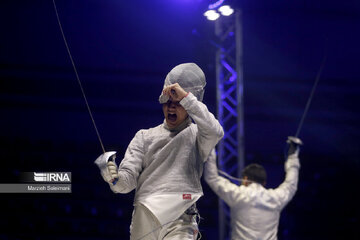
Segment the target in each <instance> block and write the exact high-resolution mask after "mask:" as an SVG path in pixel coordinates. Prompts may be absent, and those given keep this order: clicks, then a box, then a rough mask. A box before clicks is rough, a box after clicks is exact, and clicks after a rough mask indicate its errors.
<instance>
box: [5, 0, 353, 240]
mask: <svg viewBox="0 0 360 240" xmlns="http://www.w3.org/2000/svg"><path fill="white" fill-rule="evenodd" d="M211 2H213V1H205V0H202V1H201V0H161V1H160V0H153V1H150V0H149V1H145V0H141V1H140V0H133V1H124V0H123V1H119V0H102V1H95V0H87V1H85V0H76V1H75V0H72V1H70V0H58V1H57V2H56V3H57V7H58V11H59V14H60V18H61V21H62V25H63V29H64V32H65V36H66V38H67V40H68V43H69V47H70V50H71V53H72V55H73V58H74V61H75V64H76V66H77V69H78V72H79V76H80V79H81V81H82V83H83V86H84V90H85V92H86V94H87V97H88V101H89V104H90V106H91V108H92V110H93V114H94V118H95V121H96V123H97V126H98V129H99V132H100V135H101V137H102V140H103V142H104V145H105V148H106V150H116V151H118V156H119V157H118V162H119V161H120V160H121V157H122V155H123V154H124V151H125V149H126V147H127V145H128V143H129V142H130V140H131V139H132V137H133V136H134V134H135V133H136V132H137V130H139V129H141V128H149V127H153V126H156V125H158V124H160V123H161V122H162V121H163V116H162V110H161V106H160V105H159V104H158V101H157V100H158V96H159V94H160V91H161V89H162V85H163V80H164V78H165V76H166V74H167V72H168V71H170V69H171V68H172V67H174V66H176V65H177V64H180V63H183V62H196V63H197V64H198V65H199V66H200V67H201V68H202V69H203V70H204V72H205V74H206V76H207V82H208V84H207V88H206V93H205V99H204V102H205V103H206V104H207V106H208V108H209V110H210V111H211V112H213V113H214V114H216V108H217V107H216V84H215V79H216V78H215V51H216V47H215V46H214V45H213V44H211V42H216V37H215V36H214V23H213V22H210V21H207V20H206V19H205V17H203V15H202V14H203V12H204V10H205V9H206V6H207V4H209V3H211ZM237 4H238V5H239V6H241V8H242V13H243V18H242V20H243V51H244V56H243V67H244V106H245V113H244V114H245V115H244V119H245V155H246V164H248V163H253V162H256V163H260V164H263V165H264V166H265V167H266V169H267V171H268V178H269V179H268V187H272V188H274V187H276V186H278V185H279V184H280V183H281V182H282V181H283V177H284V171H283V163H284V158H283V151H284V147H285V140H286V138H287V136H289V135H294V134H295V132H296V129H297V126H298V124H299V122H300V118H301V115H302V113H303V111H304V108H305V104H306V101H307V99H308V97H309V95H310V91H311V88H312V85H313V83H314V81H315V78H316V74H317V72H318V71H319V68H320V64H321V61H322V59H323V56H324V54H327V61H326V65H325V67H324V71H323V73H322V75H321V79H320V82H319V85H318V88H317V89H316V92H315V95H314V98H313V102H312V104H311V107H310V110H309V112H308V116H307V118H306V119H305V122H304V125H303V129H302V132H301V133H300V138H301V139H302V140H303V142H304V146H303V148H302V149H301V155H300V157H301V164H302V167H301V172H300V180H299V188H298V192H297V193H296V195H295V197H294V199H293V200H292V201H291V202H290V203H289V205H288V206H287V207H286V208H285V209H284V211H283V212H282V215H281V220H280V226H279V234H278V237H279V239H359V237H360V234H359V226H360V225H359V197H358V194H359V185H358V183H359V174H358V172H359V169H360V167H359V159H358V157H359V140H358V139H359V137H360V131H359V127H358V124H359V120H360V115H359V111H358V109H359V107H358V104H359V102H360V96H359V94H360V88H359V87H360V84H359V77H360V67H359V62H360V61H359V56H360V47H359V43H360V33H359V30H360V2H359V1H333V0H329V1H325V0H318V1H311V0H302V1H300V0H293V1H285V0H279V1H274V0H271V1H270V0H268V1H265V0H263V1H254V0H252V1H250V0H243V1H237ZM0 33H1V34H0V107H1V108H0V159H1V171H0V174H1V181H2V182H3V183H5V182H12V180H14V179H16V176H17V175H18V174H19V173H21V172H29V171H30V172H31V171H39V172H41V171H66V172H72V187H73V189H72V193H71V194H4V193H2V194H0V199H1V205H0V216H1V218H0V239H50V238H51V239H93V240H95V239H128V235H129V234H128V228H129V225H130V220H131V212H132V199H133V194H134V193H133V192H132V193H130V194H125V195H115V194H113V193H112V192H111V191H110V190H109V188H108V186H107V184H106V183H104V182H103V181H102V179H101V177H100V174H99V171H98V169H97V167H96V166H95V165H94V164H93V161H94V160H95V159H96V158H97V157H98V156H99V155H100V154H101V152H102V150H101V147H100V144H99V142H98V139H97V136H96V133H95V130H94V128H93V126H92V123H91V120H90V117H89V114H88V112H87V109H86V106H85V103H84V100H83V98H82V95H81V91H80V88H79V85H78V83H77V81H76V77H75V74H74V71H73V69H72V66H71V62H70V59H69V56H68V55H67V51H66V48H65V45H64V42H63V39H62V36H61V33H60V30H59V26H58V23H57V20H56V15H55V12H54V7H53V5H52V1H50V0H33V1H19V0H13V1H10V0H5V1H4V0H2V1H1V2H0ZM203 186H204V193H205V195H204V196H203V197H202V198H201V199H200V201H199V204H198V207H199V209H200V213H201V216H202V217H203V219H202V221H201V223H200V230H201V232H202V235H203V239H218V237H217V236H218V222H217V197H216V196H215V195H214V194H213V192H211V190H210V189H209V188H208V187H207V185H206V184H205V183H204V184H203Z"/></svg>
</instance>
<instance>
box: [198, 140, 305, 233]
mask: <svg viewBox="0 0 360 240" xmlns="http://www.w3.org/2000/svg"><path fill="white" fill-rule="evenodd" d="M287 142H288V144H289V150H288V157H287V160H286V162H285V172H286V176H285V181H284V182H283V183H282V184H281V185H280V186H279V187H277V188H275V189H266V188H265V187H264V186H265V183H266V171H265V169H264V168H263V167H262V166H261V165H258V164H250V165H248V166H247V167H246V168H245V169H244V170H243V172H242V185H241V186H238V185H236V184H234V183H232V182H230V181H229V180H228V179H226V178H224V177H221V176H219V175H218V169H217V166H216V154H215V151H213V152H212V153H211V155H210V156H209V159H208V161H207V162H206V163H205V171H204V177H205V181H206V182H207V183H208V185H209V186H210V187H211V189H212V190H213V191H214V192H215V193H216V194H217V195H218V196H219V197H220V198H221V199H222V200H224V201H225V202H226V204H227V205H228V206H229V207H230V211H231V239H232V240H275V239H277V231H278V225H279V219H280V213H281V210H282V209H283V208H284V207H285V206H286V204H287V203H288V202H289V201H290V200H291V199H292V197H293V196H294V194H295V192H296V190H297V184H298V176H299V169H300V162H299V157H298V155H299V145H301V144H302V143H301V140H300V139H299V138H295V137H289V138H288V140H287Z"/></svg>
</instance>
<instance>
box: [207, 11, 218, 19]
mask: <svg viewBox="0 0 360 240" xmlns="http://www.w3.org/2000/svg"><path fill="white" fill-rule="evenodd" d="M204 16H205V17H206V18H207V19H208V20H210V21H215V20H216V19H218V18H219V17H220V14H219V13H217V12H216V11H215V10H208V11H206V12H205V13H204Z"/></svg>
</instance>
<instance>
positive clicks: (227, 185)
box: [204, 150, 245, 207]
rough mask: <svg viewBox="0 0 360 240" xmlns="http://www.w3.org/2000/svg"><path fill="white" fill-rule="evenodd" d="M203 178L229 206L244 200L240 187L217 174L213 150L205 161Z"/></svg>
mask: <svg viewBox="0 0 360 240" xmlns="http://www.w3.org/2000/svg"><path fill="white" fill-rule="evenodd" d="M204 178H205V181H206V183H207V184H208V185H209V186H210V188H211V189H212V190H213V191H214V192H215V193H216V195H218V196H219V198H221V199H222V200H224V201H225V202H226V203H227V204H228V205H229V206H230V207H232V206H234V205H235V204H239V202H241V201H243V200H244V197H245V196H244V195H243V194H241V187H239V186H238V185H236V184H234V183H232V182H230V181H229V180H228V179H226V178H224V177H221V176H219V174H218V168H217V166H216V154H215V151H214V150H213V151H212V152H211V154H210V156H209V158H208V160H207V161H206V162H205V169H204Z"/></svg>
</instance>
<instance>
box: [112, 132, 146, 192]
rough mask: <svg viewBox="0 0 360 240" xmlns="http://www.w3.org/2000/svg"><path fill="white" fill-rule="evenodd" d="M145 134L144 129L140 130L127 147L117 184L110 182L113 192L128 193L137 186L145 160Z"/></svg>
mask: <svg viewBox="0 0 360 240" xmlns="http://www.w3.org/2000/svg"><path fill="white" fill-rule="evenodd" d="M143 135H144V130H140V131H138V132H137V133H136V135H135V137H134V138H133V139H132V140H131V142H130V144H129V146H128V148H127V149H126V152H125V156H124V158H123V160H122V161H121V163H120V165H119V169H118V175H119V179H118V181H117V182H116V184H115V185H113V184H111V183H109V185H110V188H111V190H112V191H113V192H116V193H128V192H130V191H132V190H134V189H135V188H136V186H137V179H138V176H139V174H140V172H141V171H142V165H143V160H144V139H143V138H144V136H143Z"/></svg>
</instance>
